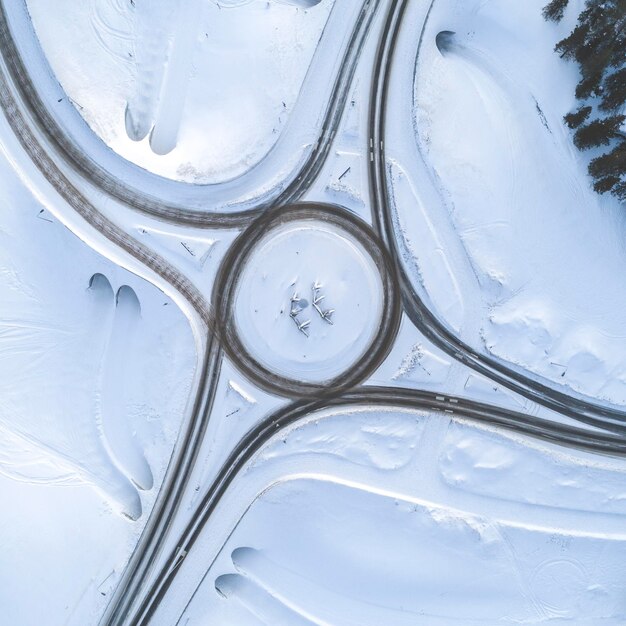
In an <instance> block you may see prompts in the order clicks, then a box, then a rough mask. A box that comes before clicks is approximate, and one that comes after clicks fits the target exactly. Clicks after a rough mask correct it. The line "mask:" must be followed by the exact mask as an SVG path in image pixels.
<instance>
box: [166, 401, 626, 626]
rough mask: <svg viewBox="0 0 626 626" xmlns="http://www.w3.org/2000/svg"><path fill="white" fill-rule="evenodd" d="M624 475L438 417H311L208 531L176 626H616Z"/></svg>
mask: <svg viewBox="0 0 626 626" xmlns="http://www.w3.org/2000/svg"><path fill="white" fill-rule="evenodd" d="M625 471H626V466H625V464H624V462H622V461H620V462H613V461H611V460H603V459H596V458H594V457H593V456H591V455H585V454H578V453H570V452H566V453H564V452H563V451H562V450H559V449H558V448H554V447H552V446H549V445H543V444H541V445H538V444H535V443H533V442H531V441H529V440H526V439H524V438H518V437H510V436H507V435H504V434H501V433H498V432H494V431H491V430H484V429H481V428H477V427H475V426H473V425H470V424H466V423H462V422H458V423H454V424H452V425H451V426H449V427H448V426H447V425H444V424H443V422H442V419H441V417H440V416H436V415H427V414H421V413H416V412H403V411H394V410H391V409H390V410H381V409H377V410H364V409H350V408H348V409H344V410H341V411H322V412H319V413H317V414H315V415H313V416H312V418H311V421H310V422H309V423H308V424H307V425H304V426H301V427H300V428H297V429H294V430H292V431H291V432H290V433H287V434H283V435H282V436H281V437H280V438H278V437H277V438H276V440H275V442H274V443H273V444H271V443H270V444H269V445H268V447H267V448H266V449H265V451H263V452H262V453H261V454H260V455H259V457H258V459H257V461H256V462H255V463H254V464H253V465H252V466H251V468H250V470H249V471H248V473H247V474H246V480H245V481H241V483H240V485H239V487H238V488H237V489H236V491H237V493H235V494H233V495H232V497H231V498H229V499H228V501H227V502H226V503H225V506H224V508H223V509H222V512H221V514H218V515H217V516H216V517H217V520H216V527H219V528H221V527H222V524H225V528H228V529H229V531H228V535H229V538H228V541H227V542H226V543H225V545H224V546H223V547H218V546H216V545H215V543H214V542H213V541H212V540H211V539H210V538H208V537H207V538H206V543H204V544H203V547H204V548H206V549H208V553H209V554H212V549H217V550H219V555H218V556H217V558H216V559H215V561H214V562H213V565H212V567H211V568H210V569H209V570H208V572H207V573H206V575H205V576H204V577H203V579H202V582H201V584H200V586H199V587H198V590H197V591H196V593H195V594H194V596H193V599H192V600H191V602H190V604H189V606H188V607H187V609H186V611H185V613H184V614H183V618H182V623H183V624H185V623H189V624H200V623H203V621H207V620H208V621H210V620H214V621H215V622H216V623H220V624H237V625H238V626H239V625H248V624H250V625H257V624H289V625H292V624H293V625H300V624H303V625H304V624H320V625H321V624H336V625H337V626H368V625H372V626H374V625H376V626H378V625H380V624H394V625H395V624H398V625H402V624H407V625H409V624H410V625H411V626H413V625H416V624H424V625H426V624H428V626H430V625H431V624H435V625H442V626H443V625H445V626H447V625H449V624H463V625H465V624H472V625H476V626H478V625H480V626H492V625H494V624H501V623H524V624H539V623H550V624H568V623H575V624H594V625H595V624H597V625H600V624H611V625H617V624H619V623H621V622H622V621H623V619H624V616H625V611H626V607H625V606H624V602H623V597H624V585H625V584H626V569H625V566H624V551H625V550H626V535H624V532H623V523H622V520H623V517H622V516H623V515H624V514H625V513H626V510H625V509H624V505H623V501H622V498H621V495H623V479H624V472H625ZM574 476H576V478H574ZM242 483H246V486H243V485H242ZM251 493H256V494H259V495H258V497H257V498H255V499H254V502H253V504H252V505H251V506H249V505H248V499H247V498H248V497H249V495H250V494H251ZM237 515H242V518H241V519H240V520H239V519H237ZM225 518H227V519H225ZM233 523H234V525H233ZM231 530H232V532H231ZM216 543H217V542H216ZM211 559H212V557H211ZM190 573H191V569H190V570H188V572H187V574H188V575H191V574H190ZM192 580H193V578H186V583H187V585H189V584H190V582H191V581H192ZM179 591H180V593H181V595H182V596H183V602H184V599H186V597H187V594H188V593H190V592H191V589H189V588H187V589H186V590H185V591H183V590H182V589H179ZM165 619H167V618H165ZM186 619H188V620H189V621H188V622H186V621H185V620H186ZM163 623H165V621H164V622H163Z"/></svg>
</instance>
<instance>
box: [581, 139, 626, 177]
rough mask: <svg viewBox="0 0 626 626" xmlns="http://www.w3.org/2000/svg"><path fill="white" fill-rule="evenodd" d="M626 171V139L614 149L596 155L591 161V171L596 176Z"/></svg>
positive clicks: (618, 173) (614, 174)
mask: <svg viewBox="0 0 626 626" xmlns="http://www.w3.org/2000/svg"><path fill="white" fill-rule="evenodd" d="M624 172H626V139H622V140H621V141H620V142H619V143H618V144H617V146H615V148H613V150H611V151H610V152H607V153H606V154H602V155H600V156H599V157H596V158H595V159H593V161H591V163H589V173H590V174H591V175H592V176H593V177H594V178H603V177H605V176H620V174H623V173H624Z"/></svg>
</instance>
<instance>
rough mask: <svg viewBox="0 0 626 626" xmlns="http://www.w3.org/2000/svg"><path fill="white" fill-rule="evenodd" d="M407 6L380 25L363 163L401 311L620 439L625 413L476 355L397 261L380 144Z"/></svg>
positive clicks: (489, 368)
mask: <svg viewBox="0 0 626 626" xmlns="http://www.w3.org/2000/svg"><path fill="white" fill-rule="evenodd" d="M433 4H434V0H431V4H430V8H429V9H428V12H427V15H426V19H425V20H424V24H423V26H422V31H421V35H420V39H419V43H418V48H417V53H416V57H417V56H418V55H419V50H420V48H421V45H422V43H423V38H424V31H425V27H426V24H427V22H428V16H429V15H430V10H431V9H432V6H433ZM407 6H408V0H397V1H396V2H393V3H392V6H391V9H390V11H389V13H388V15H387V19H386V22H385V27H384V36H383V38H382V40H381V43H380V46H379V50H378V54H377V58H376V65H375V67H374V76H373V89H372V92H371V95H370V117H369V133H370V155H371V156H370V159H369V161H368V163H369V177H370V198H371V201H372V209H373V211H372V212H373V215H372V218H373V223H374V228H375V230H376V231H377V232H378V233H379V234H380V236H381V238H382V239H383V240H384V241H385V244H386V245H387V247H388V248H389V250H390V252H391V256H392V258H393V259H394V262H395V269H396V272H397V276H398V280H399V282H400V285H401V290H402V301H403V305H404V310H405V312H406V313H407V315H408V316H409V318H410V319H411V321H412V322H413V324H414V325H415V326H416V328H417V329H418V330H419V331H420V332H421V333H422V334H423V335H424V336H425V337H426V338H427V339H428V340H429V341H430V342H431V343H433V344H434V345H435V346H437V347H438V348H439V349H440V350H442V351H443V352H445V353H446V354H448V355H449V356H450V357H452V358H453V359H455V360H457V361H460V362H461V363H463V364H465V365H467V366H468V367H470V368H471V369H473V370H474V371H476V372H479V373H480V374H482V375H483V376H486V377H487V378H490V379H491V380H493V381H495V382H497V383H499V384H501V385H503V386H504V387H507V388H508V389H511V390H512V391H514V392H516V393H518V394H520V395H521V396H523V397H525V398H528V399H529V400H532V401H533V402H536V403H537V404H539V405H541V406H544V407H547V408H548V409H551V410H553V411H557V412H559V413H562V414H563V415H567V416H568V417H570V418H572V419H575V420H577V421H579V422H582V423H585V424H589V425H590V426H594V427H596V428H602V429H605V430H610V431H612V432H615V433H619V434H620V435H626V410H620V409H617V408H612V407H608V406H603V405H601V404H598V403H595V402H592V401H590V400H584V399H582V398H578V397H575V396H569V395H567V394H566V393H563V392H561V391H558V390H557V389H553V388H551V387H549V386H548V385H545V384H543V383H541V382H539V381H537V380H534V379H532V378H530V377H529V376H526V375H524V374H522V373H520V372H516V371H514V370H512V369H511V368H509V367H507V366H506V365H505V364H504V363H502V362H500V361H498V360H497V359H494V358H491V357H489V356H487V355H485V354H482V353H480V352H478V351H477V350H475V349H474V348H472V347H471V346H469V345H468V344H466V343H465V342H463V341H462V340H461V339H459V337H457V336H456V335H455V334H454V333H453V332H451V331H450V330H449V329H448V328H447V327H446V326H445V325H444V324H443V323H442V322H441V321H440V320H439V319H438V318H437V317H436V316H435V314H434V313H433V312H432V311H430V310H429V309H428V307H427V306H426V304H425V303H424V301H423V300H422V299H421V297H420V295H419V293H418V292H417V291H416V289H415V287H414V286H413V283H412V282H411V280H410V279H409V278H408V276H407V274H406V272H405V271H404V268H403V266H402V263H401V262H400V260H399V255H398V250H397V244H396V235H395V231H394V226H393V208H392V207H391V203H390V185H389V181H388V178H387V169H386V166H385V163H386V161H385V144H384V140H385V121H386V116H385V112H386V107H387V101H388V98H389V83H390V73H391V68H392V64H393V58H394V52H395V49H396V43H397V40H398V36H399V32H400V28H401V25H402V16H403V15H404V13H405V11H406V8H407Z"/></svg>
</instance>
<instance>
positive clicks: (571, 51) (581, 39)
mask: <svg viewBox="0 0 626 626" xmlns="http://www.w3.org/2000/svg"><path fill="white" fill-rule="evenodd" d="M588 32H589V27H588V26H587V25H586V24H578V25H577V26H576V28H575V29H574V30H573V31H572V32H571V33H570V35H569V36H568V37H565V39H561V41H559V43H557V44H556V46H554V50H555V51H556V52H558V53H559V54H560V55H561V56H562V57H563V58H564V59H573V58H574V57H575V55H576V51H577V50H578V49H579V48H580V47H581V46H582V45H583V44H584V43H585V38H586V37H587V33H588Z"/></svg>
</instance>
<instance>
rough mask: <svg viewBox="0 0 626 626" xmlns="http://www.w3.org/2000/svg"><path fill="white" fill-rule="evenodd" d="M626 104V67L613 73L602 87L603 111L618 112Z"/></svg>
mask: <svg viewBox="0 0 626 626" xmlns="http://www.w3.org/2000/svg"><path fill="white" fill-rule="evenodd" d="M625 104H626V67H623V68H622V69H620V70H617V72H613V74H610V75H609V76H607V77H606V78H605V79H604V83H603V85H602V102H601V103H600V108H601V109H602V110H603V111H617V109H620V108H622V107H623V106H624V105H625Z"/></svg>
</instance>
